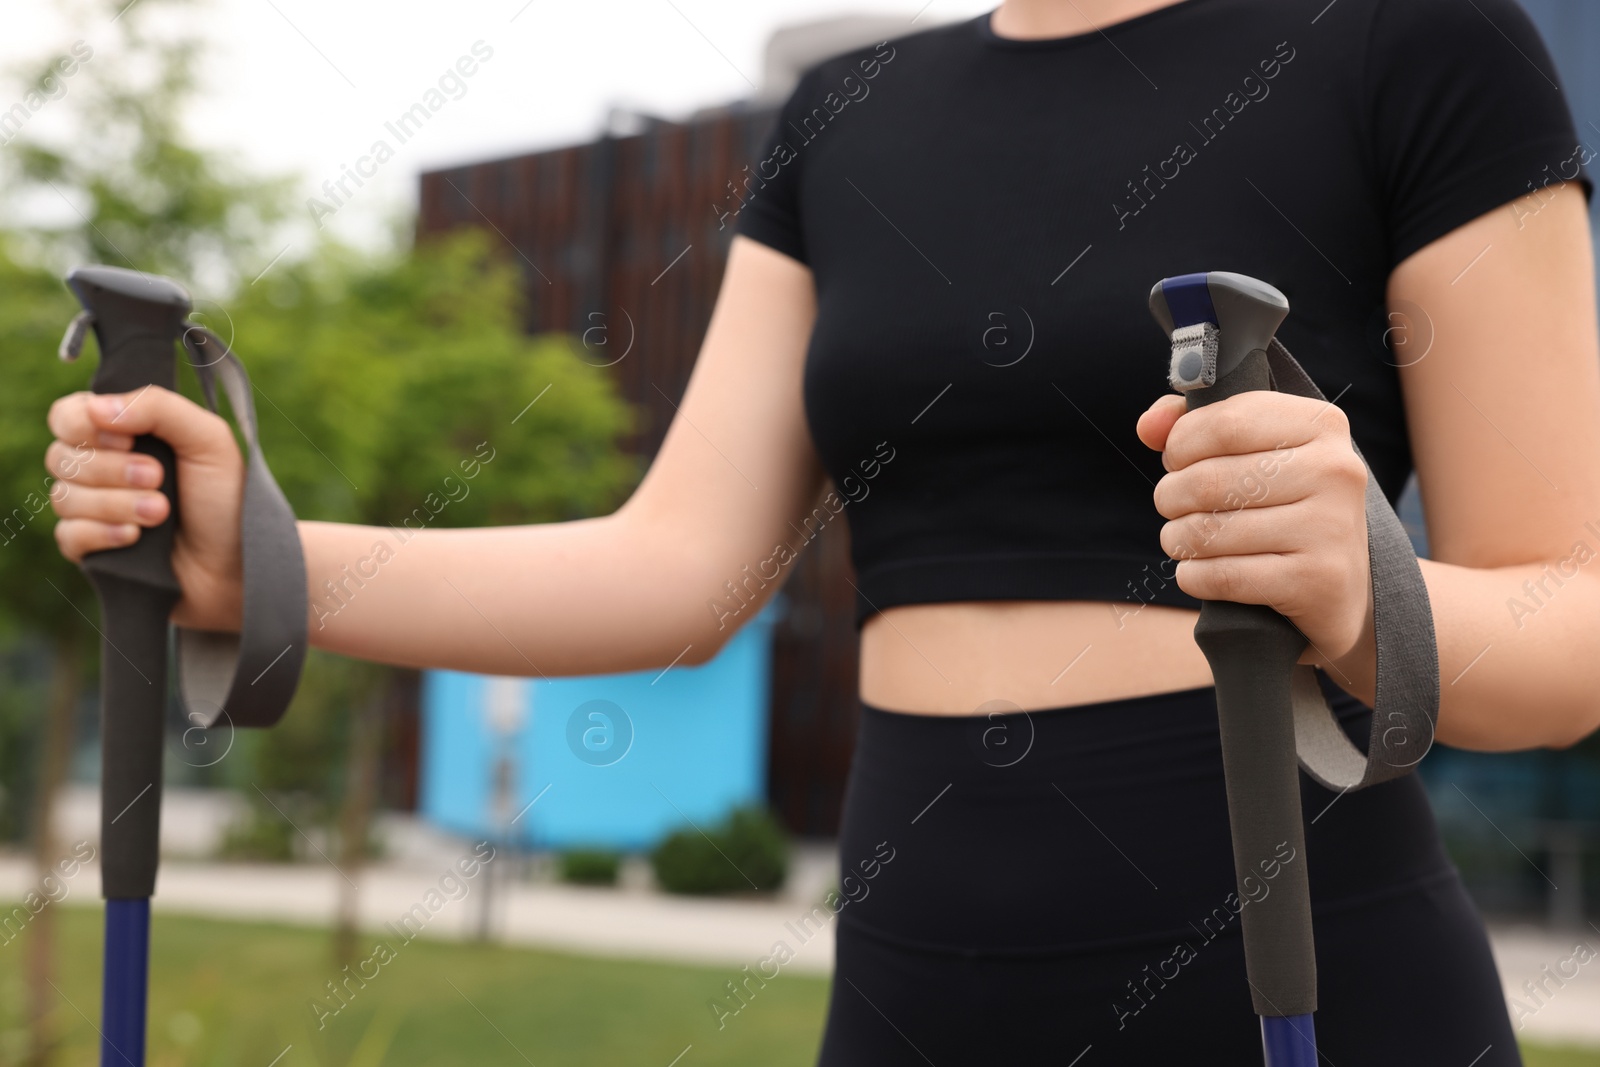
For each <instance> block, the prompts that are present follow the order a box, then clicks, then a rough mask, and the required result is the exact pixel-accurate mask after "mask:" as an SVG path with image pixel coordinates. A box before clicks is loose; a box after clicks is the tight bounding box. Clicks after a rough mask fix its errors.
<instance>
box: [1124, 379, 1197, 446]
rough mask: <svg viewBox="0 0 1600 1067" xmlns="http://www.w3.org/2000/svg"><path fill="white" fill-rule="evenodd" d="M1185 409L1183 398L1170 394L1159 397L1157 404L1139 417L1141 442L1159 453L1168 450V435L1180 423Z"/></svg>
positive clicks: (1152, 405) (1138, 429) (1138, 430)
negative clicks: (1173, 426) (1179, 417)
mask: <svg viewBox="0 0 1600 1067" xmlns="http://www.w3.org/2000/svg"><path fill="white" fill-rule="evenodd" d="M1184 407H1185V401H1184V399H1183V397H1181V396H1177V395H1175V394H1172V393H1169V394H1167V395H1166V396H1160V397H1157V398H1156V401H1155V403H1153V404H1151V405H1150V406H1149V407H1148V408H1146V409H1145V412H1144V414H1142V415H1140V416H1139V425H1138V427H1137V431H1136V432H1137V433H1138V435H1139V440H1140V441H1143V442H1144V444H1145V446H1146V447H1147V448H1152V449H1154V450H1155V451H1157V452H1160V451H1161V450H1162V449H1164V448H1166V447H1167V435H1168V434H1169V433H1170V432H1171V431H1172V424H1173V423H1175V422H1177V421H1178V416H1180V415H1182V414H1183V413H1184Z"/></svg>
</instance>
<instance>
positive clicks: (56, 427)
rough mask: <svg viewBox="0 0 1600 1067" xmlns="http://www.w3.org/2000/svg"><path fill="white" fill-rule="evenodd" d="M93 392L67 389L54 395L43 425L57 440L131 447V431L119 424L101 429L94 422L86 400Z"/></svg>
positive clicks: (80, 443)
mask: <svg viewBox="0 0 1600 1067" xmlns="http://www.w3.org/2000/svg"><path fill="white" fill-rule="evenodd" d="M93 395H94V394H93V393H69V394H67V395H66V396H63V397H57V398H56V401H55V403H53V404H51V405H50V412H49V414H48V415H47V416H46V417H45V425H47V426H49V427H50V432H51V433H52V434H54V435H55V436H56V438H58V439H59V440H62V441H65V442H67V444H69V445H85V446H89V447H96V448H121V449H129V448H132V447H133V435H132V434H131V433H126V432H124V430H123V429H122V428H117V429H102V428H101V427H99V426H97V425H95V422H94V420H93V419H92V418H91V417H90V414H89V400H90V398H91V397H92V396H93Z"/></svg>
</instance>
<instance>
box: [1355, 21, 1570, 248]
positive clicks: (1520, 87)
mask: <svg viewBox="0 0 1600 1067" xmlns="http://www.w3.org/2000/svg"><path fill="white" fill-rule="evenodd" d="M1364 84H1365V89H1366V93H1367V109H1368V111H1367V114H1368V120H1369V122H1370V127H1369V128H1370V130H1371V133H1372V137H1373V141H1374V144H1373V160H1374V164H1375V166H1376V168H1377V177H1378V181H1379V183H1380V187H1381V195H1382V197H1383V201H1384V211H1385V214H1386V219H1387V222H1388V230H1389V234H1390V259H1389V265H1390V266H1391V267H1393V266H1394V265H1396V264H1398V263H1399V262H1400V261H1401V260H1403V259H1405V258H1406V257H1407V256H1410V255H1411V254H1412V253H1413V252H1416V251H1417V250H1418V249H1421V248H1422V247H1424V246H1425V245H1427V244H1429V243H1430V242H1432V241H1434V240H1436V239H1438V238H1440V237H1443V236H1444V235H1445V234H1447V233H1449V232H1450V231H1451V230H1453V229H1455V228H1457V227H1458V226H1461V225H1463V224H1465V223H1467V222H1470V221H1471V220H1473V219H1475V218H1477V217H1479V216H1480V215H1484V214H1486V213H1488V212H1490V211H1493V210H1494V209H1495V208H1497V207H1501V206H1502V205H1510V204H1512V202H1513V201H1516V200H1518V199H1519V198H1521V197H1526V196H1530V194H1533V193H1535V192H1537V191H1540V190H1542V189H1543V187H1544V186H1545V185H1547V184H1552V183H1555V182H1559V181H1563V180H1565V181H1574V180H1575V181H1577V182H1579V183H1580V185H1581V187H1582V189H1583V193H1584V196H1585V197H1586V198H1587V197H1589V196H1591V195H1592V193H1593V191H1594V187H1593V183H1592V182H1591V180H1590V178H1589V175H1588V173H1587V171H1586V170H1585V169H1584V164H1586V163H1587V162H1588V161H1589V160H1590V159H1591V158H1593V155H1594V153H1593V151H1592V150H1590V149H1589V148H1587V147H1586V146H1585V145H1584V144H1583V143H1582V142H1581V141H1580V140H1579V138H1578V135H1577V132H1576V130H1575V127H1574V123H1573V119H1572V111H1571V108H1570V107H1569V105H1568V103H1567V98H1566V94H1565V92H1564V91H1563V90H1562V88H1561V79H1560V77H1559V76H1558V75H1557V73H1556V67H1555V63H1554V62H1552V60H1551V58H1550V53H1549V50H1548V49H1547V48H1546V47H1545V44H1544V41H1543V40H1542V39H1541V38H1540V36H1539V31H1538V30H1537V28H1535V26H1534V25H1533V22H1532V20H1531V19H1529V17H1528V15H1527V13H1526V12H1524V11H1523V10H1522V8H1521V6H1520V5H1518V4H1517V3H1516V0H1383V2H1380V4H1379V5H1378V8H1377V11H1376V12H1375V15H1374V22H1373V26H1372V39H1371V42H1370V44H1369V47H1368V53H1367V59H1366V68H1365V71H1364ZM1530 203H1531V204H1532V205H1533V207H1530V208H1529V209H1528V210H1534V209H1535V208H1536V207H1537V205H1538V201H1537V200H1532V201H1530ZM1513 210H1514V208H1513Z"/></svg>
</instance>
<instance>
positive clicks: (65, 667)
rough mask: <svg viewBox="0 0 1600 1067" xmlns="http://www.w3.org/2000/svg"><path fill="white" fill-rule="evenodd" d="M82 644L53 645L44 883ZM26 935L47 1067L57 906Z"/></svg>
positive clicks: (36, 825)
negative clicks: (80, 645)
mask: <svg viewBox="0 0 1600 1067" xmlns="http://www.w3.org/2000/svg"><path fill="white" fill-rule="evenodd" d="M82 660H83V656H82V649H81V648H80V647H79V644H78V638H77V636H76V635H75V634H71V633H66V634H62V635H60V636H58V637H57V638H56V639H55V642H54V644H53V645H52V647H51V656H50V697H49V702H48V703H47V704H46V706H45V725H44V745H43V752H42V754H41V759H40V765H39V779H38V785H37V788H36V790H35V794H34V800H33V863H34V868H35V871H36V877H37V879H38V881H40V882H42V881H43V879H44V878H45V876H46V875H48V874H50V873H51V872H52V869H53V868H54V867H55V865H56V863H57V862H58V861H59V860H60V859H61V855H62V850H61V843H60V842H59V841H58V840H57V839H56V833H55V807H56V805H55V801H56V796H57V795H58V794H59V793H60V792H61V788H62V786H64V785H65V784H66V780H67V765H68V763H69V762H70V760H71V757H72V742H73V734H74V729H73V728H74V726H75V725H76V723H75V719H76V716H77V711H78V697H79V695H80V694H81V692H82V685H83V682H82V677H81V675H80V673H79V672H80V671H81V670H82V668H83V662H82ZM29 925H30V927H31V929H30V930H29V931H28V937H27V938H26V941H27V945H26V954H27V955H26V961H27V962H26V967H27V983H26V986H27V994H26V995H27V1013H28V1057H27V1059H26V1061H25V1062H26V1063H27V1064H28V1067H45V1065H47V1064H49V1063H50V1062H51V1060H52V1059H53V1058H54V1053H55V1044H56V1042H55V1034H54V1032H53V1028H52V1027H51V1025H50V1020H51V1010H52V1009H53V1008H54V1007H55V1003H56V999H57V997H56V992H55V990H54V989H53V988H51V984H50V983H51V982H52V981H53V980H54V978H55V941H56V936H55V934H56V922H55V906H54V905H50V906H47V907H44V908H42V909H40V911H39V913H38V914H37V915H35V916H34V917H33V921H32V922H31V923H30V924H29Z"/></svg>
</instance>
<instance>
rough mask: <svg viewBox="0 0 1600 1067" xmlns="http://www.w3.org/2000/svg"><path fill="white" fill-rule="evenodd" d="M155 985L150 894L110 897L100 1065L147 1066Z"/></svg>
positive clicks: (102, 1001) (107, 906)
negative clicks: (149, 1001)
mask: <svg viewBox="0 0 1600 1067" xmlns="http://www.w3.org/2000/svg"><path fill="white" fill-rule="evenodd" d="M149 984H150V899H149V898H148V897H132V898H128V897H123V898H112V899H110V900H107V901H106V952H105V978H104V984H103V987H102V989H103V996H102V999H101V1002H100V1067H144V1019H145V994H146V991H147V989H148V987H149Z"/></svg>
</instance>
